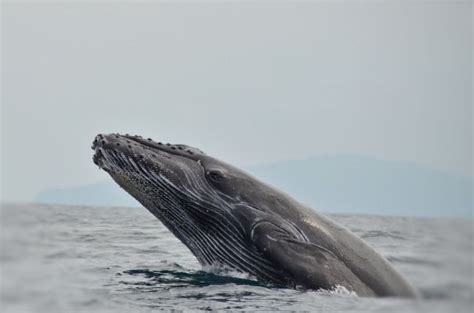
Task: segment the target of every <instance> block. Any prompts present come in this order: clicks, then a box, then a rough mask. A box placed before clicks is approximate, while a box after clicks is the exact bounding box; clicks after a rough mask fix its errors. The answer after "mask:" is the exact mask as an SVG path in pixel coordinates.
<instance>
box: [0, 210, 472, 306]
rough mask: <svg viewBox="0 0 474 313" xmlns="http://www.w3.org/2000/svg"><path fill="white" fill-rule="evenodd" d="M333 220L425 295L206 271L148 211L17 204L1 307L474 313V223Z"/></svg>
mask: <svg viewBox="0 0 474 313" xmlns="http://www.w3.org/2000/svg"><path fill="white" fill-rule="evenodd" d="M330 217H331V218H332V219H334V220H336V221H337V222H339V223H340V224H342V225H345V226H346V227H348V228H350V229H351V230H352V231H354V232H355V233H356V234H357V235H359V236H361V237H362V238H364V239H365V240H366V241H368V242H369V243H370V244H372V245H373V246H374V247H375V248H376V249H377V250H378V251H380V252H381V253H382V254H383V255H384V256H386V257H387V258H388V260H390V261H391V262H392V263H393V265H394V266H395V267H396V268H398V269H399V270H400V271H401V272H402V273H403V274H404V275H405V276H406V277H407V279H408V280H410V281H411V282H412V283H413V284H414V285H415V286H416V287H417V288H419V289H420V291H421V293H422V295H423V299H421V300H406V299H397V298H360V297H358V296H357V295H355V294H353V293H350V292H347V291H346V290H343V289H340V290H335V291H331V292H329V291H304V290H294V289H287V288H277V287H275V286H270V285H264V284H261V283H258V282H256V281H254V280H252V279H249V277H246V276H245V275H242V274H239V273H226V272H219V271H216V270H214V269H205V270H203V269H202V268H201V267H200V266H199V264H198V263H197V261H196V260H195V258H194V256H193V255H192V254H191V253H190V252H189V250H187V248H186V247H185V246H184V245H182V244H181V243H180V242H179V241H178V240H177V239H176V238H175V237H174V236H173V235H172V234H171V233H170V232H168V231H167V230H166V229H165V228H164V226H162V225H161V223H160V222H159V221H158V220H157V219H156V218H154V217H153V216H152V215H151V214H150V213H148V212H147V211H146V209H144V208H106V207H80V206H61V205H36V204H29V205H12V204H8V205H3V206H2V211H1V252H0V274H1V276H0V279H1V282H0V288H1V289H0V291H1V295H0V311H1V312H151V311H156V310H157V309H163V310H192V311H197V310H260V311H277V310H283V311H288V310H294V311H302V310H305V311H312V312H326V311H327V312H471V309H472V307H473V304H474V292H473V222H472V220H452V219H451V220H450V219H428V218H408V217H383V216H371V215H330Z"/></svg>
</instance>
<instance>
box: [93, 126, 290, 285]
mask: <svg viewBox="0 0 474 313" xmlns="http://www.w3.org/2000/svg"><path fill="white" fill-rule="evenodd" d="M92 148H93V150H95V154H94V156H93V161H94V163H95V164H97V165H98V166H99V167H100V168H101V169H103V170H104V171H106V172H107V173H108V174H109V175H110V176H111V177H112V178H113V179H114V180H115V181H116V182H117V183H118V184H119V185H120V186H121V187H122V188H123V189H124V190H125V191H127V192H128V193H129V194H131V195H132V196H133V197H134V198H135V199H137V200H138V201H139V202H140V203H141V204H142V205H143V206H144V207H145V208H147V209H148V210H149V211H150V212H151V213H152V214H153V215H155V216H156V217H157V218H158V219H159V220H160V221H161V222H162V223H163V224H164V225H165V226H166V227H167V228H168V229H169V230H170V231H171V232H172V233H173V234H174V235H175V236H176V237H178V239H180V240H181V241H182V242H183V243H184V244H185V245H186V246H187V247H188V248H189V249H190V250H191V252H192V253H193V254H194V255H195V256H196V258H197V259H198V261H199V262H200V263H201V264H202V265H204V266H219V267H225V268H230V269H232V270H237V271H243V272H247V273H250V274H252V275H254V276H256V277H261V278H263V279H266V280H271V281H273V282H279V281H281V277H280V276H281V275H280V273H278V271H275V270H273V269H272V266H271V264H268V261H267V260H265V259H264V258H262V257H261V256H260V254H259V253H258V252H257V251H256V250H254V249H253V248H252V246H251V245H249V244H248V235H249V231H250V229H249V227H250V224H251V222H252V221H253V220H255V216H253V219H252V221H249V220H248V218H249V215H248V214H247V215H241V214H237V213H236V211H238V210H237V208H242V207H245V208H250V210H253V211H255V214H257V215H258V214H263V213H264V212H265V211H266V208H268V211H270V206H269V205H268V204H269V203H270V204H271V203H272V202H275V201H277V202H278V192H276V191H273V189H271V188H270V187H269V186H267V185H265V184H263V183H261V182H259V181H258V180H256V179H255V178H254V177H252V176H251V175H249V174H247V173H245V172H243V171H241V170H239V169H237V168H236V167H233V166H231V165H229V164H226V163H224V162H222V161H220V160H218V159H215V158H213V157H211V156H209V155H206V154H205V153H204V152H202V151H201V150H199V149H197V148H192V147H189V146H186V145H181V144H168V143H162V142H156V141H154V140H152V139H150V138H148V139H145V138H142V137H140V136H130V135H119V134H100V135H97V136H96V138H95V139H94V142H93V145H92ZM256 195H260V196H258V197H256ZM255 199H259V203H256V202H255ZM281 201H283V200H281ZM253 208H258V209H255V210H254V209H253ZM265 214H267V213H265ZM243 218H244V219H243ZM245 219H247V220H245Z"/></svg>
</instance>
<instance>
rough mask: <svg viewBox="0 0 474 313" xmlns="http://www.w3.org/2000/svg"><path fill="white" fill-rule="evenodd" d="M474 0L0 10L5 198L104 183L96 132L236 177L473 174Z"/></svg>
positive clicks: (38, 6)
mask: <svg viewBox="0 0 474 313" xmlns="http://www.w3.org/2000/svg"><path fill="white" fill-rule="evenodd" d="M472 52H473V47H472V2H471V1H464V2H461V1H446V2H444V3H443V2H437V3H431V2H427V1H423V2H421V1H419V2H416V1H403V2H398V1H392V2H385V1H384V2H383V3H382V2H374V1H372V2H366V1H359V2H353V1H352V2H343V1H339V2H336V3H329V2H305V3H302V2H299V3H290V2H287V3H285V2H279V3H272V2H268V1H266V2H244V3H225V4H217V3H210V2H205V3H204V2H200V3H194V4H193V3H187V4H186V3H181V4H172V3H161V4H160V3H152V2H146V3H145V2H141V3H135V4H132V3H128V4H127V3H121V4H118V3H113V4H111V3H106V2H102V3H91V2H89V3H78V2H76V3H69V4H64V3H63V4H61V3H56V4H54V3H42V4H28V3H23V4H18V3H16V4H14V3H5V2H3V4H2V48H1V53H2V59H1V60H2V64H1V65H2V67H1V75H2V98H1V100H2V102H1V109H2V110H1V149H2V150H1V153H0V154H1V157H2V160H1V164H2V168H1V176H2V194H3V195H2V197H3V200H7V201H19V200H21V201H29V200H31V199H33V198H34V196H35V195H36V193H37V192H38V191H40V190H42V189H47V188H51V187H62V186H64V187H66V186H76V185H81V184H84V183H91V182H97V181H101V180H104V179H106V174H105V173H104V172H100V171H99V170H98V169H97V168H96V166H95V165H94V164H93V163H92V161H91V157H92V150H90V144H91V142H92V140H93V138H94V136H95V135H96V134H97V133H99V132H121V133H125V132H128V133H133V134H140V135H143V136H146V137H153V138H155V139H159V140H162V141H169V142H173V143H186V144H190V145H194V146H197V147H199V148H201V149H202V150H204V151H206V152H208V153H209V154H211V155H214V156H217V157H219V158H221V159H224V160H226V161H229V162H231V163H234V164H236V165H241V166H242V165H249V164H259V163H266V162H275V161H278V160H287V159H295V158H297V159H300V158H308V157H311V156H315V155H321V154H341V153H343V154H359V155H365V156H372V157H377V158H381V159H387V160H401V161H410V162H416V163H419V164H421V165H424V166H429V167H432V168H437V169H440V170H443V171H447V172H451V173H457V174H463V175H471V174H472V164H471V159H472V141H473V135H472V106H473V104H472V88H473V87H472V70H473V67H472Z"/></svg>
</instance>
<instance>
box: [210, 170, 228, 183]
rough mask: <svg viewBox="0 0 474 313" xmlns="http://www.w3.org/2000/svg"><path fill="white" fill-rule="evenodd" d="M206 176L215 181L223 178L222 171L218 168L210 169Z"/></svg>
mask: <svg viewBox="0 0 474 313" xmlns="http://www.w3.org/2000/svg"><path fill="white" fill-rule="evenodd" d="M207 176H208V177H209V178H210V179H211V180H212V181H215V182H221V181H223V180H224V173H222V171H220V170H210V171H208V172H207Z"/></svg>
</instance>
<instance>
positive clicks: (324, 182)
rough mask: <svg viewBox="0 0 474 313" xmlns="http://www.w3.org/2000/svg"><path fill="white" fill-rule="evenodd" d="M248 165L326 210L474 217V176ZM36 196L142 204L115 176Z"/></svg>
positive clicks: (366, 166)
mask: <svg viewBox="0 0 474 313" xmlns="http://www.w3.org/2000/svg"><path fill="white" fill-rule="evenodd" d="M247 170H248V171H249V172H250V173H252V174H253V175H255V176H256V177H258V178H260V179H261V180H263V181H265V182H268V183H270V184H272V185H274V186H275V187H277V188H279V189H281V190H283V191H285V192H286V193H288V194H290V195H291V196H293V197H294V198H295V199H297V200H299V201H300V202H302V203H305V204H307V205H309V206H311V207H313V208H314V209H316V210H320V211H324V212H341V213H342V212H344V213H369V214H384V215H406V216H452V217H472V209H473V204H472V193H473V178H472V177H467V176H457V175H452V174H447V173H443V172H440V171H436V170H432V169H429V168H425V167H421V166H419V165H416V164H413V163H402V162H391V161H383V160H378V159H373V158H367V157H357V156H320V157H314V158H310V159H306V160H292V161H284V162H277V163H273V164H269V165H260V166H253V167H249V168H247ZM35 201H36V202H46V203H62V204H83V205H98V206H137V205H139V204H138V202H136V201H135V200H134V199H133V198H132V197H131V196H129V195H128V194H127V193H126V192H124V191H123V190H121V189H120V187H118V186H117V185H116V184H115V183H114V182H112V181H110V182H104V183H99V184H94V185H86V186H80V187H77V188H68V189H54V190H46V191H44V192H41V193H40V194H39V195H38V196H37V198H36V199H35Z"/></svg>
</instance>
